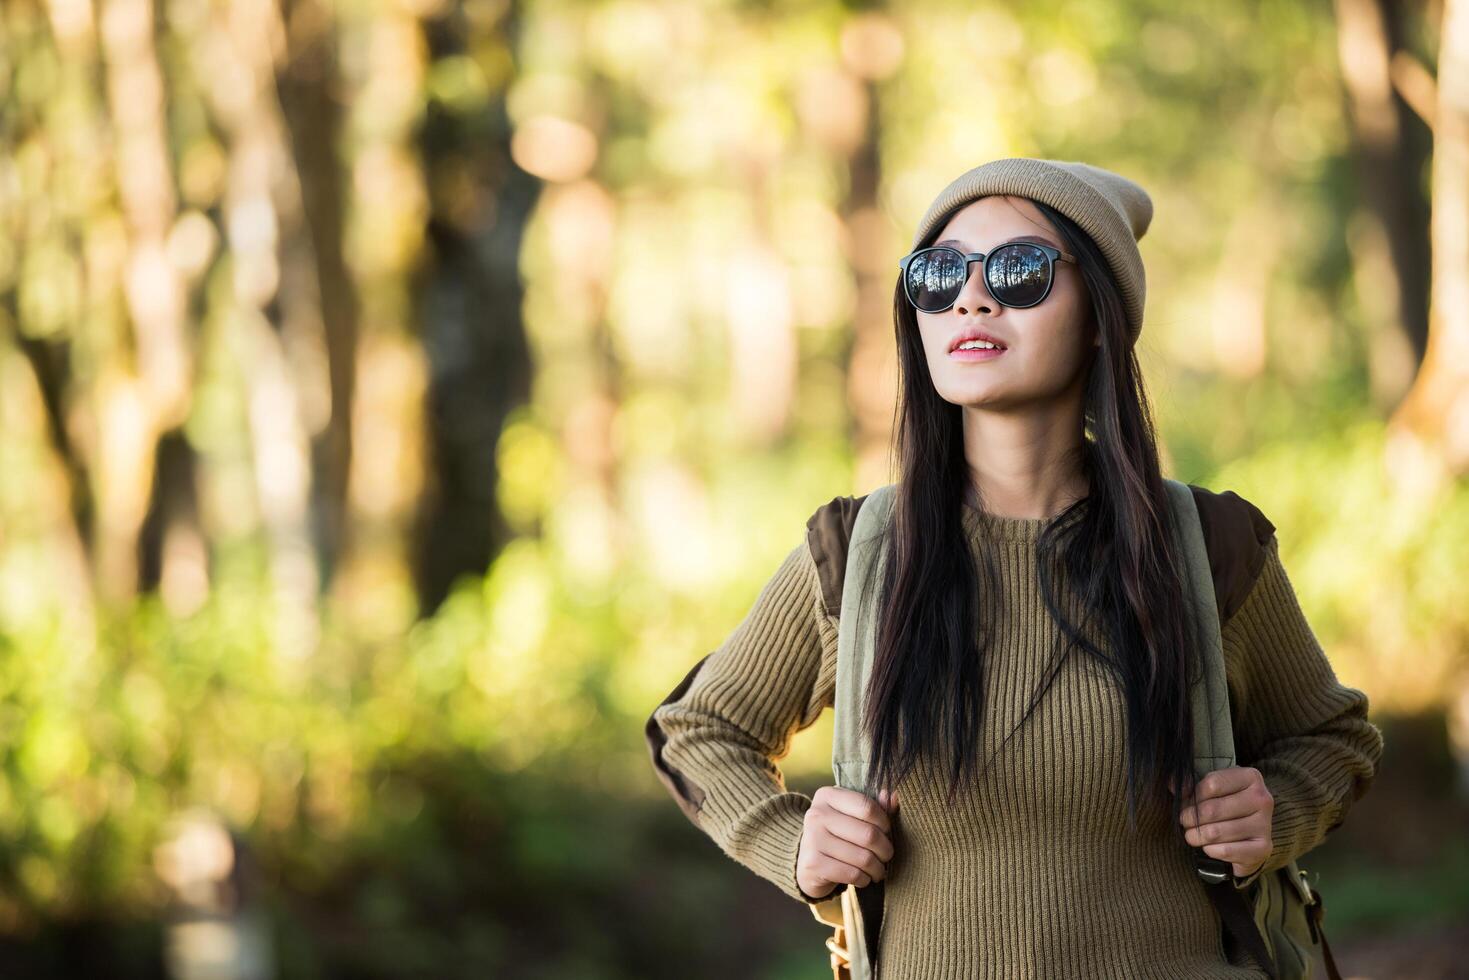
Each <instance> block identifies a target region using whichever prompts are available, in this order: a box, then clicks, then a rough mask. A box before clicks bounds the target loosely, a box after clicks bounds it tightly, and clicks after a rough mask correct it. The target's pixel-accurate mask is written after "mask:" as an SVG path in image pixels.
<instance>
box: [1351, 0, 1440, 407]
mask: <svg viewBox="0 0 1469 980" xmlns="http://www.w3.org/2000/svg"><path fill="white" fill-rule="evenodd" d="M1405 14H1406V12H1405V10H1404V9H1403V6H1402V5H1400V4H1397V3H1393V2H1391V0H1336V19H1337V53H1338V59H1339V61H1340V65H1341V74H1342V82H1343V85H1344V89H1345V93H1344V94H1345V97H1346V101H1347V106H1348V109H1349V112H1348V116H1349V119H1350V121H1351V133H1352V145H1353V150H1352V152H1353V157H1354V160H1355V163H1356V174H1357V187H1358V188H1359V191H1358V193H1359V194H1360V196H1361V202H1362V208H1361V211H1360V213H1359V214H1358V215H1357V216H1356V217H1355V220H1354V221H1353V222H1352V223H1351V227H1352V234H1351V236H1350V242H1349V244H1350V245H1351V250H1352V261H1353V266H1354V271H1353V276H1354V279H1355V281H1356V283H1357V289H1358V295H1359V296H1360V299H1361V304H1362V309H1363V313H1364V315H1365V317H1366V320H1367V322H1366V324H1365V329H1366V342H1365V345H1364V346H1365V350H1366V355H1367V361H1368V370H1369V373H1370V376H1371V385H1372V393H1373V399H1374V401H1375V402H1376V403H1377V404H1378V405H1379V406H1380V407H1381V409H1382V410H1383V411H1384V412H1386V411H1388V410H1390V409H1391V408H1392V406H1394V405H1395V404H1396V403H1397V402H1398V400H1399V399H1401V398H1402V396H1403V394H1404V393H1405V392H1406V391H1407V389H1408V386H1409V385H1410V384H1411V383H1412V379H1413V374H1414V372H1415V371H1416V370H1417V367H1418V364H1419V362H1420V361H1421V360H1422V359H1423V354H1424V351H1425V350H1426V348H1427V342H1428V288H1429V284H1428V269H1429V243H1428V205H1427V202H1426V200H1425V199H1424V194H1423V190H1422V186H1421V178H1422V174H1423V170H1424V166H1425V165H1426V163H1427V160H1428V155H1429V153H1430V150H1431V139H1430V136H1429V134H1428V133H1427V131H1426V129H1425V127H1424V126H1423V125H1422V124H1421V122H1420V121H1419V120H1418V118H1417V116H1416V115H1415V114H1414V113H1413V111H1412V109H1411V108H1410V107H1409V105H1408V103H1407V102H1406V101H1405V100H1404V98H1403V97H1402V95H1401V94H1400V93H1398V92H1397V91H1395V90H1394V88H1393V84H1392V68H1391V66H1392V63H1393V58H1394V56H1395V53H1397V52H1398V51H1399V49H1400V47H1401V44H1402V39H1403V36H1404V33H1405V31H1404V18H1405Z"/></svg>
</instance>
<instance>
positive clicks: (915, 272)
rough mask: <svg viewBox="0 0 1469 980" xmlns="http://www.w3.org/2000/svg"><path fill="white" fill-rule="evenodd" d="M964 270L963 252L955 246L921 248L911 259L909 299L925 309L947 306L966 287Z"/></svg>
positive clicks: (945, 308)
mask: <svg viewBox="0 0 1469 980" xmlns="http://www.w3.org/2000/svg"><path fill="white" fill-rule="evenodd" d="M965 271H966V266H965V265H964V256H962V255H960V254H959V253H958V252H956V251H955V250H954V249H952V248H931V249H926V250H924V251H921V252H919V253H918V254H917V255H915V256H913V259H912V260H911V261H910V262H909V263H908V271H907V273H906V279H905V284H906V286H907V289H908V299H909V300H911V301H912V303H913V305H914V306H916V307H917V308H918V309H920V310H923V311H924V312H925V313H938V312H942V311H943V310H947V309H948V308H949V307H951V306H953V305H954V300H956V299H958V298H959V290H961V289H963V288H964V279H965V275H964V273H965Z"/></svg>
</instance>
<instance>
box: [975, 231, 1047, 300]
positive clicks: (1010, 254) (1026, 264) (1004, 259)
mask: <svg viewBox="0 0 1469 980" xmlns="http://www.w3.org/2000/svg"><path fill="white" fill-rule="evenodd" d="M1050 285H1051V263H1050V261H1049V260H1048V259H1047V258H1046V253H1045V252H1042V251H1041V250H1040V249H1038V248H1036V247H1035V246H1034V245H1027V244H1025V243H1023V242H1018V243H1016V244H1014V245H1002V246H1001V247H999V248H997V249H995V251H994V254H993V255H991V256H990V261H989V287H990V292H991V293H993V294H994V297H995V299H997V300H999V301H1000V302H1001V303H1004V304H1005V305H1006V306H1034V305H1035V304H1037V303H1039V302H1040V301H1041V297H1043V296H1045V295H1046V290H1047V289H1048V288H1049V287H1050Z"/></svg>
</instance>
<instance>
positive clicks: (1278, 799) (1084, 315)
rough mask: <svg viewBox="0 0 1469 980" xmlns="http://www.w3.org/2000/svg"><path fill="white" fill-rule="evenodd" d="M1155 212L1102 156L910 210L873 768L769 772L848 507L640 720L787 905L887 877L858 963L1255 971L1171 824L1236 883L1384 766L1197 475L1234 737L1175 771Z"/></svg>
mask: <svg viewBox="0 0 1469 980" xmlns="http://www.w3.org/2000/svg"><path fill="white" fill-rule="evenodd" d="M1151 218H1152V202H1151V199H1150V198H1149V196H1148V195H1147V193H1146V192H1145V191H1144V190H1143V189H1142V188H1141V187H1139V186H1138V185H1137V184H1136V183H1134V182H1132V181H1130V180H1128V179H1126V178H1124V177H1122V176H1119V175H1117V174H1115V173H1111V172H1109V171H1106V170H1102V169H1100V168H1097V167H1093V166H1089V165H1087V164H1083V163H1074V162H1062V161H1054V160H1036V159H1028V158H1010V159H1002V160H994V161H990V162H988V163H986V164H983V165H981V166H979V167H976V168H974V169H973V170H970V171H969V172H967V173H965V174H962V175H960V176H959V177H958V178H956V179H955V180H954V181H953V182H952V183H951V184H950V185H949V186H948V187H946V188H945V189H944V190H943V191H942V192H941V193H940V194H939V195H938V197H937V198H936V199H935V200H934V202H933V203H932V204H931V205H930V207H929V209H928V212H927V213H926V214H925V215H924V217H923V219H922V221H921V222H920V223H919V227H918V230H917V233H916V235H915V237H914V240H913V252H911V253H910V254H909V255H908V256H905V257H904V259H903V261H902V268H901V271H900V274H899V277H898V282H897V284H896V287H895V291H894V326H895V329H896V333H897V347H898V354H899V369H900V372H901V380H902V384H901V386H900V391H901V394H900V399H901V400H900V404H899V406H898V408H899V411H898V416H899V423H898V427H897V431H896V433H895V437H896V444H897V445H896V456H897V460H898V463H899V468H900V469H899V479H898V481H897V486H896V497H895V502H894V523H893V525H892V529H891V533H892V534H893V535H894V538H893V543H894V544H895V546H896V547H895V549H894V551H893V552H892V555H893V557H892V559H891V560H890V561H888V562H887V564H886V573H885V578H884V581H883V583H882V591H881V595H882V596H883V601H882V603H881V609H880V610H879V617H878V627H877V630H878V633H877V649H876V655H875V660H874V665H873V671H872V679H871V686H870V687H869V690H868V696H867V701H868V705H869V716H868V718H867V719H865V722H866V726H867V727H866V731H867V733H868V735H869V737H870V738H871V740H872V766H871V773H870V780H869V790H870V791H869V792H868V793H856V792H852V791H850V790H845V789H842V788H840V787H836V786H824V787H822V788H821V789H819V790H818V791H817V792H816V793H815V794H813V795H812V796H810V797H808V796H805V795H804V794H801V793H794V792H789V791H787V790H786V789H785V783H784V779H783V777H782V774H781V772H780V770H779V769H778V768H777V767H776V765H775V762H776V760H778V759H780V758H781V757H783V756H784V755H785V754H786V752H787V751H788V748H789V744H790V738H791V736H792V735H793V734H794V732H796V731H797V730H799V729H802V728H804V727H806V726H808V725H810V724H812V723H813V722H815V721H816V719H817V717H818V716H819V715H820V714H821V711H822V709H823V708H825V707H827V706H828V705H830V704H831V703H832V695H833V683H834V677H835V663H836V646H837V643H836V636H837V619H836V617H837V614H838V612H839V610H840V590H841V581H842V569H843V565H844V561H845V549H846V537H847V535H849V534H850V530H851V526H852V519H853V517H854V515H855V512H856V508H857V505H858V504H860V500H861V498H851V497H839V498H836V499H835V500H833V501H831V502H830V503H829V504H826V505H824V506H823V507H821V508H819V509H818V510H817V511H816V512H815V513H814V514H813V515H812V516H811V519H810V520H809V521H808V524H807V535H806V538H805V540H804V541H802V542H801V543H800V544H798V545H796V547H794V548H793V549H792V550H791V552H790V553H789V554H788V555H787V556H786V558H785V560H784V561H783V562H782V564H781V566H780V567H779V568H778V569H777V570H776V572H775V574H774V576H773V577H772V578H771V579H770V581H769V582H768V583H767V584H766V586H765V587H764V589H763V590H762V591H761V593H760V595H759V597H758V599H757V600H756V603H755V605H754V608H753V609H751V611H750V612H749V614H748V615H747V616H746V618H745V619H744V621H743V622H741V623H740V624H739V626H738V628H737V629H735V631H734V632H733V634H731V635H730V636H729V638H728V639H727V640H726V641H725V642H724V643H723V644H722V645H721V646H720V647H719V648H718V649H717V650H715V651H713V652H712V653H710V654H709V655H708V656H706V657H704V658H703V659H702V660H700V661H699V663H697V664H695V665H694V667H693V668H692V669H691V670H690V671H689V673H688V675H687V676H686V677H685V678H684V679H683V682H682V683H680V684H679V686H678V687H677V688H675V689H674V691H673V692H672V693H670V694H669V696H668V697H667V698H666V699H665V700H664V701H663V703H662V704H660V705H659V706H658V708H657V709H656V710H655V711H654V712H653V715H652V717H651V718H650V719H649V721H648V725H647V734H648V739H649V744H650V748H651V751H652V755H653V760H654V765H655V769H656V771H657V773H658V775H659V777H660V778H661V779H662V780H663V782H664V783H665V785H666V786H667V787H668V788H669V789H670V790H671V791H672V792H673V793H674V796H675V798H676V799H677V800H678V801H679V803H680V805H681V806H683V808H684V811H685V813H686V814H687V815H688V816H689V817H690V819H691V820H693V821H694V823H695V824H696V825H697V826H698V827H699V828H700V829H701V830H703V831H704V832H706V833H707V834H709V835H710V836H711V837H712V838H713V839H714V840H715V842H716V843H718V845H719V846H720V847H721V849H722V850H723V851H724V852H725V853H726V854H728V855H729V856H730V857H732V858H734V859H735V860H737V861H739V862H740V863H742V864H743V865H745V866H746V867H748V868H750V869H751V870H753V871H755V872H756V873H757V874H760V875H761V876H763V877H765V878H766V879H767V880H769V881H771V882H773V883H774V884H775V885H777V886H778V887H780V888H781V890H783V891H784V892H785V893H786V894H788V895H790V896H791V897H792V898H795V899H798V900H801V901H806V902H814V901H817V900H819V899H822V898H825V897H829V896H830V895H831V894H833V893H834V892H835V891H837V890H839V889H841V888H844V887H846V886H848V885H854V886H856V887H859V888H860V887H865V886H867V885H869V884H878V885H879V886H880V887H881V888H882V889H883V892H884V896H883V898H882V901H881V906H880V907H881V908H882V909H883V912H882V915H881V918H880V927H879V929H878V935H877V953H876V955H875V957H874V959H875V962H876V966H877V972H878V975H879V976H880V977H881V978H882V980H939V978H955V980H957V978H965V980H969V978H974V977H980V976H994V977H1021V976H1036V977H1062V976H1077V977H1096V976H1108V977H1114V976H1116V977H1121V976H1128V977H1132V976H1156V977H1168V978H1179V977H1200V978H1202V977H1258V976H1261V975H1262V971H1260V970H1259V969H1258V968H1257V967H1256V964H1255V963H1254V960H1253V959H1252V958H1251V957H1250V956H1249V954H1248V952H1246V951H1245V950H1243V949H1242V948H1238V947H1236V945H1235V944H1233V943H1232V942H1230V941H1229V939H1228V937H1227V935H1226V934H1225V933H1224V932H1223V931H1222V930H1221V928H1220V919H1219V916H1218V914H1217V912H1216V911H1215V909H1214V907H1213V905H1212V904H1211V902H1210V900H1209V898H1208V897H1207V895H1206V893H1205V891H1204V889H1203V887H1202V886H1201V884H1200V881H1199V879H1198V877H1197V874H1196V871H1195V865H1194V855H1195V850H1194V849H1195V848H1196V847H1202V848H1203V850H1204V852H1205V853H1206V854H1207V855H1209V856H1211V857H1215V858H1218V859H1220V860H1223V861H1226V862H1228V863H1229V864H1230V865H1231V870H1232V872H1233V874H1234V881H1235V885H1236V887H1240V888H1245V887H1247V886H1248V885H1249V884H1250V883H1252V882H1253V881H1254V880H1255V879H1256V878H1257V877H1258V876H1259V875H1260V874H1262V873H1264V872H1267V871H1273V870H1275V869H1276V868H1280V867H1283V866H1285V865H1286V864H1288V863H1289V862H1290V861H1291V860H1294V859H1295V858H1297V857H1299V856H1300V855H1301V854H1303V853H1305V852H1306V851H1308V850H1310V849H1311V848H1312V847H1314V846H1316V845H1317V844H1318V843H1320V842H1321V840H1322V839H1324V837H1325V836H1326V835H1327V834H1328V833H1330V832H1331V831H1332V830H1334V829H1335V828H1336V827H1337V826H1339V825H1340V824H1341V823H1342V821H1343V820H1344V819H1345V814H1346V811H1347V808H1348V807H1349V806H1350V805H1351V803H1352V802H1353V801H1355V800H1356V799H1358V798H1360V797H1361V795H1362V794H1363V793H1364V792H1366V790H1367V788H1368V786H1369V785H1370V783H1371V781H1372V779H1373V778H1374V777H1375V775H1376V770H1377V763H1378V760H1379V758H1380V756H1381V752H1382V736H1381V733H1380V732H1379V730H1378V729H1377V728H1376V726H1374V725H1373V724H1372V723H1371V722H1369V721H1368V720H1367V707H1368V702H1367V697H1366V695H1365V694H1364V693H1363V692H1361V691H1359V690H1357V689H1354V688H1349V687H1345V686H1343V685H1342V684H1340V683H1339V682H1338V680H1337V678H1336V676H1335V674H1334V672H1333V670H1332V667H1331V665H1330V663H1329V662H1328V660H1327V659H1326V657H1325V655H1324V653H1323V651H1322V649H1321V647H1320V645H1319V644H1318V643H1317V641H1316V639H1315V636H1314V635H1313V633H1312V631H1311V629H1310V627H1309V625H1308V624H1307V622H1306V620H1305V618H1304V617H1303V616H1302V614H1301V610H1300V607H1299V605H1298V603H1297V601H1296V597H1295V593H1294V591H1293V589H1292V587H1291V584H1290V582H1289V580H1288V578H1287V576H1286V573H1285V570H1284V568H1283V567H1282V565H1281V562H1280V556H1279V549H1278V542H1277V541H1276V538H1275V536H1274V533H1273V532H1274V526H1273V525H1272V524H1271V523H1270V521H1269V520H1268V519H1267V518H1266V517H1265V515H1264V514H1263V513H1261V512H1260V510H1259V509H1258V508H1256V507H1255V506H1254V505H1253V504H1251V503H1250V502H1248V501H1246V500H1244V499H1243V498H1241V497H1239V496H1238V495H1237V494H1235V493H1233V492H1230V491H1225V492H1223V493H1213V492H1211V491H1209V490H1205V489H1203V488H1200V487H1192V488H1191V489H1192V491H1193V493H1194V497H1195V502H1196V503H1197V504H1198V509H1199V513H1200V519H1201V522H1202V524H1203V525H1204V532H1205V540H1206V544H1207V546H1208V551H1209V557H1210V566H1211V570H1212V571H1213V573H1214V584H1215V595H1216V599H1217V601H1218V606H1219V619H1220V624H1221V629H1222V634H1223V643H1224V655H1225V662H1226V676H1227V679H1228V686H1229V696H1230V706H1231V710H1232V716H1233V720H1234V727H1235V744H1236V751H1237V756H1238V759H1239V760H1241V761H1242V763H1243V761H1244V760H1248V765H1245V764H1241V765H1238V766H1235V767H1231V768H1228V769H1222V770H1218V771H1216V772H1214V773H1211V774H1210V776H1209V778H1207V779H1205V780H1203V781H1202V782H1200V783H1199V784H1198V785H1197V786H1196V785H1195V781H1194V778H1193V769H1192V761H1191V759H1192V751H1193V750H1192V746H1193V741H1192V740H1193V732H1192V726H1191V718H1190V709H1189V699H1188V684H1189V682H1190V681H1191V680H1192V678H1194V677H1196V676H1198V673H1199V672H1200V671H1201V670H1202V666H1201V660H1200V654H1199V651H1198V650H1197V649H1196V647H1195V644H1193V643H1190V642H1188V641H1186V640H1185V638H1186V637H1190V636H1192V635H1193V633H1192V628H1193V627H1192V625H1191V623H1190V621H1189V618H1188V617H1189V612H1188V603H1187V599H1186V596H1185V595H1184V593H1183V591H1182V587H1181V584H1180V583H1181V576H1182V574H1183V573H1182V567H1183V566H1182V557H1181V555H1179V554H1178V553H1177V551H1176V549H1175V548H1174V547H1172V544H1171V540H1172V539H1171V537H1170V535H1171V533H1172V529H1171V527H1170V526H1169V524H1170V518H1169V511H1168V507H1167V504H1166V498H1165V489H1164V486H1163V483H1162V475H1161V473H1160V467H1159V461H1158V447H1157V443H1156V439H1155V436H1154V432H1153V425H1152V421H1151V418H1150V412H1149V408H1148V405H1147V400H1146V395H1145V393H1144V391H1143V385H1142V377H1141V373H1140V371H1139V369H1138V364H1137V359H1136V357H1135V355H1134V345H1135V344H1136V341H1137V338H1138V335H1139V332H1140V330H1141V327H1142V319H1143V306H1144V299H1145V276H1144V269H1143V263H1142V259H1141V256H1140V254H1139V252H1138V248H1137V239H1139V238H1140V237H1141V236H1142V235H1143V233H1144V232H1145V231H1146V230H1147V227H1148V224H1149V222H1150V220H1151ZM1175 789H1177V791H1176V792H1175Z"/></svg>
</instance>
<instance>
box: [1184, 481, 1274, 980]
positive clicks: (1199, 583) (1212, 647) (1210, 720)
mask: <svg viewBox="0 0 1469 980" xmlns="http://www.w3.org/2000/svg"><path fill="white" fill-rule="evenodd" d="M1163 484H1164V487H1165V488H1166V490H1167V494H1168V503H1169V509H1170V512H1171V515H1172V517H1173V521H1172V523H1173V528H1174V533H1175V535H1176V536H1177V541H1178V543H1179V545H1180V548H1179V551H1180V553H1181V555H1182V556H1183V564H1184V579H1185V584H1186V588H1185V590H1184V591H1185V594H1187V595H1188V596H1189V597H1190V599H1191V601H1192V603H1193V607H1194V611H1195V620H1196V622H1197V624H1198V630H1199V642H1200V644H1201V645H1202V648H1203V652H1204V670H1203V674H1202V676H1200V678H1199V682H1198V683H1197V684H1195V685H1194V687H1193V689H1192V715H1193V727H1194V775H1195V776H1196V777H1197V778H1200V779H1202V778H1203V777H1204V776H1205V775H1207V774H1208V773H1210V772H1213V771H1214V770H1215V769H1224V768H1228V767H1230V766H1233V765H1234V764H1235V763H1234V728H1233V722H1232V720H1231V718H1230V712H1229V689H1228V686H1227V684H1226V678H1225V673H1224V644H1223V642H1222V640H1221V636H1220V630H1219V608H1218V606H1217V605H1216V602H1217V599H1216V584H1215V580H1214V576H1213V575H1212V574H1211V572H1210V566H1209V552H1208V549H1207V547H1206V545H1205V542H1204V526H1203V523H1202V521H1201V520H1200V515H1199V507H1198V506H1197V504H1196V503H1195V499H1194V492H1193V490H1192V489H1190V487H1189V485H1188V484H1186V483H1181V482H1179V481H1178V480H1170V479H1168V478H1166V477H1165V478H1164V480H1163ZM1262 516H1263V515H1262ZM1194 865H1195V870H1196V871H1197V873H1198V875H1199V877H1200V878H1201V879H1202V880H1203V881H1204V882H1205V884H1206V890H1207V892H1208V895H1209V898H1210V900H1211V901H1212V902H1213V903H1214V906H1215V908H1216V909H1217V910H1218V912H1219V917H1220V921H1221V922H1222V923H1223V925H1224V928H1225V929H1227V930H1228V931H1229V933H1230V934H1231V935H1233V937H1234V938H1235V940H1236V941H1237V942H1240V943H1242V944H1243V945H1244V947H1245V948H1246V949H1248V950H1249V951H1250V955H1251V956H1253V957H1254V958H1255V962H1256V963H1259V964H1261V965H1262V966H1263V967H1264V968H1265V973H1266V976H1268V977H1271V978H1272V980H1273V978H1275V977H1278V976H1279V974H1278V973H1277V972H1276V966H1275V961H1274V958H1273V957H1272V956H1271V954H1270V950H1269V947H1268V946H1267V945H1266V943H1265V939H1264V937H1263V936H1262V935H1261V932H1260V927H1259V924H1258V922H1257V921H1256V918H1255V915H1254V910H1253V909H1252V908H1251V907H1250V906H1249V905H1247V904H1246V902H1245V898H1244V896H1243V894H1242V893H1240V892H1239V891H1238V890H1237V889H1235V887H1234V885H1233V884H1232V883H1231V881H1230V878H1231V872H1230V866H1229V862H1227V861H1223V860H1220V859H1219V858H1214V857H1209V856H1208V855H1207V854H1205V853H1204V850H1203V848H1202V847H1196V848H1194Z"/></svg>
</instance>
